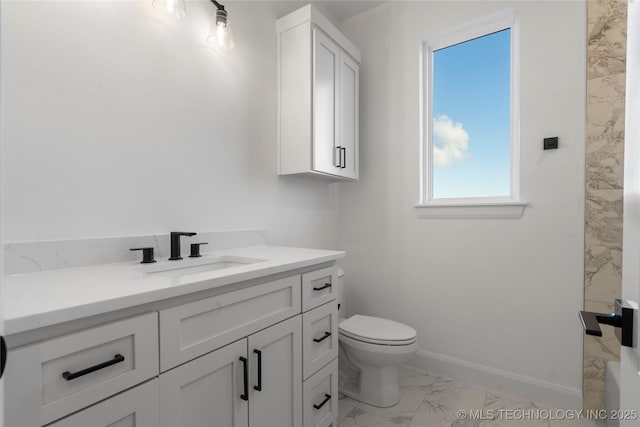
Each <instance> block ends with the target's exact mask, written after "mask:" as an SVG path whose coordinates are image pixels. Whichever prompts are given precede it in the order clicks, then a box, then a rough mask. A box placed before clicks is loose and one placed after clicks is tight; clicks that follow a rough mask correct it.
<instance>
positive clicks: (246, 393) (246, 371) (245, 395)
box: [240, 356, 249, 400]
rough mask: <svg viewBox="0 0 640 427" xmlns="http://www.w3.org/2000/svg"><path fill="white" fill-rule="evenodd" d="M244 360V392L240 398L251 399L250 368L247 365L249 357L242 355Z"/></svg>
mask: <svg viewBox="0 0 640 427" xmlns="http://www.w3.org/2000/svg"><path fill="white" fill-rule="evenodd" d="M240 361H241V362H242V373H243V385H244V393H242V394H241V395H240V399H242V400H249V368H248V367H247V358H246V357H242V356H240Z"/></svg>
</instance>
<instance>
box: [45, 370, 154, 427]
mask: <svg viewBox="0 0 640 427" xmlns="http://www.w3.org/2000/svg"><path fill="white" fill-rule="evenodd" d="M87 426H92V427H158V380H157V379H153V380H151V381H149V382H147V383H145V384H142V385H139V386H137V387H135V388H132V389H131V390H128V391H125V392H124V393H120V394H118V395H116V396H114V397H112V398H110V399H107V400H105V401H102V402H100V403H98V404H96V405H94V406H91V407H89V408H87V409H84V410H82V411H80V412H77V413H75V414H73V415H71V416H69V417H67V418H63V419H62V420H60V421H57V422H55V423H53V424H49V427H87Z"/></svg>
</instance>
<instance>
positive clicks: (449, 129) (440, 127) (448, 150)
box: [433, 115, 469, 168]
mask: <svg viewBox="0 0 640 427" xmlns="http://www.w3.org/2000/svg"><path fill="white" fill-rule="evenodd" d="M468 149H469V134H468V133H467V131H466V130H464V127H462V123H459V122H457V123H454V122H453V121H452V120H451V119H450V118H449V116H446V115H440V116H437V117H434V118H433V164H434V165H435V167H438V168H446V167H448V166H452V165H454V164H456V163H458V162H460V161H462V160H464V159H466V158H468V157H469V153H468V152H467V150H468Z"/></svg>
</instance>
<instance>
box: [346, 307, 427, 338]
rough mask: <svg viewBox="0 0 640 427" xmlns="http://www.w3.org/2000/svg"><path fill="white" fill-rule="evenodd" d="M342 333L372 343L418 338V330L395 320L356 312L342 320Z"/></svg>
mask: <svg viewBox="0 0 640 427" xmlns="http://www.w3.org/2000/svg"><path fill="white" fill-rule="evenodd" d="M339 330H340V333H341V334H344V335H346V336H348V337H351V338H354V339H357V340H360V341H365V342H372V343H380V344H384V343H389V344H395V345H400V344H404V343H411V342H413V341H415V339H416V335H417V334H416V330H415V329H413V328H412V327H409V326H407V325H404V324H402V323H399V322H394V321H393V320H388V319H381V318H379V317H372V316H362V315H360V314H356V315H354V316H351V317H350V318H348V319H346V320H343V321H342V322H340V325H339Z"/></svg>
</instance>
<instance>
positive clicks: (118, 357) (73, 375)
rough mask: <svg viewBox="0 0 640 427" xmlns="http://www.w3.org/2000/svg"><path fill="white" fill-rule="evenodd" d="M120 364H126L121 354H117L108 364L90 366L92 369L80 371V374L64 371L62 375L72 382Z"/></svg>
mask: <svg viewBox="0 0 640 427" xmlns="http://www.w3.org/2000/svg"><path fill="white" fill-rule="evenodd" d="M120 362H124V356H123V355H121V354H116V355H115V356H113V359H111V360H107V361H106V362H102V363H98V364H97V365H93V366H90V367H88V368H86V369H83V370H81V371H78V372H69V371H64V372H63V373H62V378H64V379H65V380H67V381H71V380H74V379H76V378H78V377H81V376H83V375H87V374H90V373H92V372H95V371H99V370H100V369H104V368H106V367H108V366H111V365H115V364H116V363H120Z"/></svg>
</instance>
